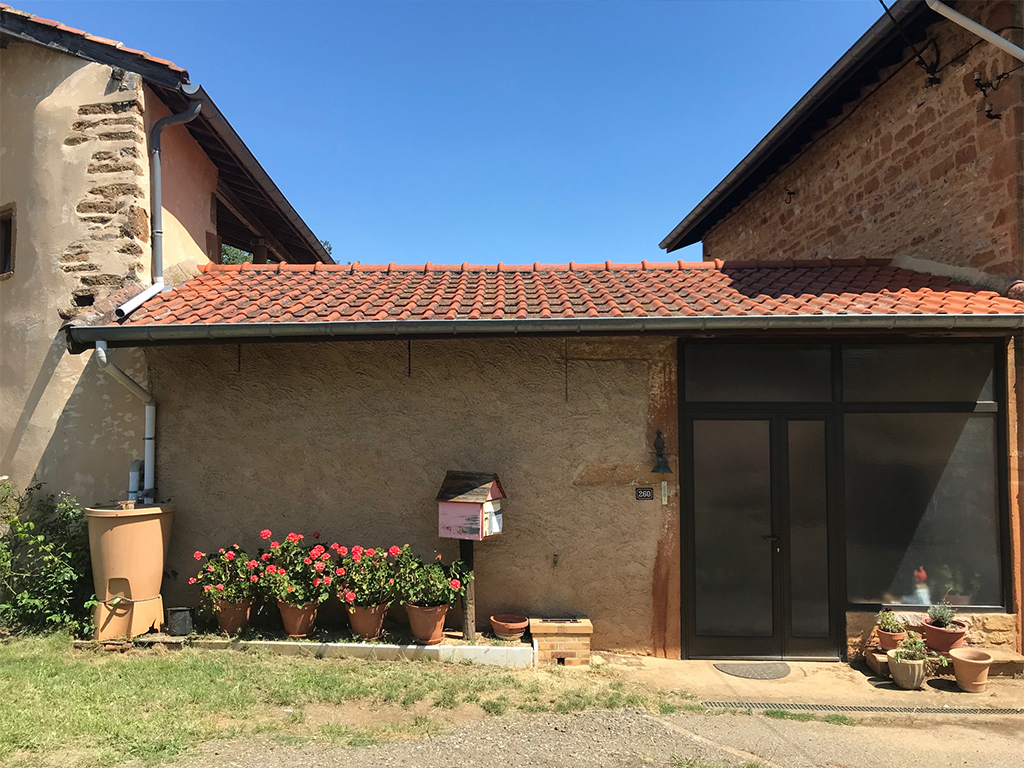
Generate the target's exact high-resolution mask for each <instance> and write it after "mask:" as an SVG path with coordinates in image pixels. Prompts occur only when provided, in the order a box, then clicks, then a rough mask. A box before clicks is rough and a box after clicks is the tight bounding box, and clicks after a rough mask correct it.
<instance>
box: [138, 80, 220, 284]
mask: <svg viewBox="0 0 1024 768" xmlns="http://www.w3.org/2000/svg"><path fill="white" fill-rule="evenodd" d="M144 92H145V96H146V112H145V123H146V137H147V150H146V152H147V156H148V154H149V149H148V137H149V136H150V134H151V131H152V128H153V126H154V125H155V124H156V121H157V120H160V119H161V118H163V117H166V116H168V115H169V114H171V111H170V110H169V109H168V108H167V106H166V105H165V104H164V103H163V102H162V101H160V99H159V98H158V97H157V96H156V94H155V93H153V91H152V89H150V88H149V87H148V86H146V87H144ZM160 148H161V152H160V154H161V167H160V170H161V178H162V180H163V209H164V217H163V228H164V269H165V270H169V269H170V268H171V267H173V266H174V265H175V264H180V263H181V262H183V261H193V262H195V263H198V264H202V263H206V262H208V261H210V258H209V257H210V254H209V253H208V252H207V247H208V242H209V238H208V236H207V233H209V234H210V235H216V233H217V222H216V220H215V218H214V217H215V216H216V209H215V208H214V206H213V204H212V199H213V193H214V191H215V190H216V189H217V167H216V166H215V165H214V164H213V163H212V162H211V160H210V158H209V157H207V156H206V153H205V152H203V150H202V148H201V147H200V146H199V145H198V144H197V143H196V141H195V139H193V138H192V136H191V134H190V133H189V132H188V128H187V127H185V126H180V125H176V126H172V127H171V128H167V129H165V130H164V132H163V134H162V136H161V138H160ZM143 178H144V179H145V184H146V189H147V190H148V189H149V184H150V181H149V164H148V163H147V164H146V166H145V171H144V174H143ZM147 274H148V273H147Z"/></svg>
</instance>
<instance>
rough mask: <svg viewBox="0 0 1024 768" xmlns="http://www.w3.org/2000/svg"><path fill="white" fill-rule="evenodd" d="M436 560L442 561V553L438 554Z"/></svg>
mask: <svg viewBox="0 0 1024 768" xmlns="http://www.w3.org/2000/svg"><path fill="white" fill-rule="evenodd" d="M434 559H435V560H440V559H441V553H440V552H439V553H438V555H437V557H435V558H434Z"/></svg>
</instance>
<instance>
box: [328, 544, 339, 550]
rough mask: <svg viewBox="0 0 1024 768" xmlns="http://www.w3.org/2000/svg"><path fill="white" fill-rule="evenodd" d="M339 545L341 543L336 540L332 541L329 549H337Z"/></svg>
mask: <svg viewBox="0 0 1024 768" xmlns="http://www.w3.org/2000/svg"><path fill="white" fill-rule="evenodd" d="M340 547H341V545H340V544H339V543H338V542H334V543H333V544H331V546H330V547H329V549H339V548H340Z"/></svg>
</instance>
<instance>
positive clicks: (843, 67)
mask: <svg viewBox="0 0 1024 768" xmlns="http://www.w3.org/2000/svg"><path fill="white" fill-rule="evenodd" d="M950 2H951V3H952V2H955V0H950ZM926 10H927V5H926V4H925V3H924V2H923V0H898V2H897V3H895V4H894V5H893V6H892V7H891V8H890V9H889V12H890V13H891V14H892V17H893V18H894V19H895V20H896V23H893V21H892V19H890V18H889V16H888V15H887V14H883V15H882V17H881V18H879V19H878V21H876V22H875V23H874V24H873V25H872V26H871V28H870V29H868V31H867V32H865V33H864V34H863V35H862V36H861V37H860V39H859V40H857V42H856V43H854V44H853V45H852V46H851V47H850V49H849V50H848V51H847V52H846V53H844V54H843V56H842V57H841V58H840V59H839V60H838V61H837V62H836V63H835V64H833V65H832V67H831V68H830V69H829V70H828V71H827V72H826V73H825V74H824V75H823V76H822V77H821V78H820V79H819V80H818V82H816V83H815V84H814V85H813V86H812V87H811V89H810V90H809V91H807V93H806V94H804V96H803V97H802V98H801V99H800V101H798V102H797V103H796V104H795V105H794V106H793V108H792V109H790V110H789V112H787V113H786V114H785V116H783V118H782V119H781V120H779V122H778V123H776V124H775V126H774V127H773V128H772V129H771V130H770V131H769V132H768V133H767V134H766V135H765V137H764V138H763V139H761V141H759V142H758V143H757V145H756V146H755V147H754V148H753V149H752V150H751V151H750V152H749V153H748V154H747V156H746V157H744V158H743V160H741V161H740V163H739V164H738V165H737V166H736V167H735V168H734V169H733V170H732V171H731V172H730V173H729V175H728V176H726V177H725V178H724V179H722V181H721V182H719V184H718V185H717V186H716V187H715V188H714V189H713V190H711V192H710V193H708V195H707V196H706V197H705V198H704V199H703V200H701V201H700V202H699V203H698V204H697V206H696V207H695V208H694V209H693V210H692V211H690V213H688V214H687V215H686V217H685V218H684V219H683V220H682V221H681V222H679V224H678V225H676V227H675V229H673V230H672V231H671V232H670V233H669V234H668V235H667V236H666V237H665V238H664V239H663V240H662V241H661V243H659V247H661V248H663V249H664V250H665V251H668V252H672V251H675V250H678V249H679V248H682V247H684V246H687V245H693V244H694V243H698V242H700V241H701V240H702V239H703V236H704V234H705V232H706V230H707V229H708V228H709V227H710V226H711V225H707V226H702V225H705V223H706V219H708V218H709V216H711V215H712V214H713V213H715V212H716V209H717V208H718V207H719V206H720V205H721V204H722V203H723V202H724V201H725V199H726V198H727V197H728V196H729V195H730V194H731V193H732V192H733V190H734V189H735V188H736V187H737V186H738V185H739V184H740V183H741V182H743V181H744V180H745V179H747V178H749V177H750V176H751V175H752V174H753V173H754V172H756V170H757V169H758V168H759V167H760V166H761V165H762V164H763V163H764V162H765V161H767V160H768V159H769V157H770V156H771V154H772V153H773V152H774V151H775V150H776V149H777V148H778V147H779V146H780V145H781V144H782V142H783V141H785V140H786V139H787V138H789V137H790V136H791V135H792V134H793V133H794V132H795V131H796V130H797V129H798V128H799V127H800V126H801V125H802V124H803V123H804V122H805V121H806V120H807V119H808V118H809V117H810V116H811V114H812V113H813V112H814V111H815V110H816V109H817V108H818V106H819V105H820V103H821V102H822V101H823V100H824V99H825V98H826V97H827V96H829V95H831V94H832V93H834V92H835V91H836V89H838V88H839V87H841V86H842V84H843V83H844V82H845V81H846V79H847V78H848V77H849V76H850V75H851V74H852V73H854V72H855V71H856V70H857V69H858V67H860V66H861V65H862V64H863V63H864V61H865V60H867V59H869V58H870V57H871V55H872V54H873V53H875V52H876V51H877V50H879V49H880V48H881V47H882V46H884V45H887V44H889V43H890V42H891V41H892V40H893V39H894V37H896V36H898V35H899V34H900V31H899V29H898V27H897V25H898V24H900V23H903V22H906V21H908V20H910V19H911V18H913V17H916V16H917V15H919V14H921V13H923V12H925V11H926ZM936 20H938V17H937V18H936Z"/></svg>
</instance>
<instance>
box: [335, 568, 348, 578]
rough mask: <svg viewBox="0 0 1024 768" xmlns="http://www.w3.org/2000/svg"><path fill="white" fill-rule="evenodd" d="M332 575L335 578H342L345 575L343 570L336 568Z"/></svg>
mask: <svg viewBox="0 0 1024 768" xmlns="http://www.w3.org/2000/svg"><path fill="white" fill-rule="evenodd" d="M334 575H335V576H344V575H345V569H344V568H338V569H336V570H335V571H334Z"/></svg>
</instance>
